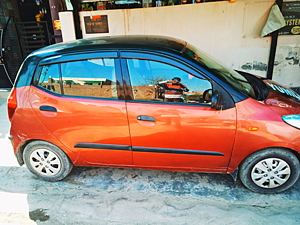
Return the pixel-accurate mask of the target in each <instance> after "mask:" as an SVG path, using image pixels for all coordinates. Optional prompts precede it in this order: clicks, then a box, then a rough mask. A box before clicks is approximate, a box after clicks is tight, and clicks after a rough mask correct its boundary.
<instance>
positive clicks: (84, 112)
mask: <svg viewBox="0 0 300 225" xmlns="http://www.w3.org/2000/svg"><path fill="white" fill-rule="evenodd" d="M57 58H58V60H56V59H57ZM34 82H35V85H33V86H31V91H30V96H29V98H30V102H31V103H32V108H33V110H34V111H35V113H36V115H37V117H38V118H39V120H40V121H41V122H42V123H43V124H44V126H46V127H47V128H48V130H49V131H50V132H51V133H52V134H53V135H54V136H55V137H56V138H57V139H58V140H60V141H61V142H62V143H63V144H64V145H65V146H66V147H67V148H69V149H70V150H71V151H73V152H74V153H76V154H78V155H79V157H80V158H81V159H83V160H85V161H86V162H87V163H88V164H113V165H131V164H132V153H131V143H130V136H129V130H128V122H127V113H126V106H125V101H124V93H123V90H122V89H121V88H120V87H122V79H121V75H120V66H119V59H118V58H117V53H116V52H106V53H103V54H102V53H94V54H91V53H89V54H83V55H80V54H79V55H67V56H63V57H56V58H55V57H54V58H53V59H51V58H50V59H45V60H43V61H42V62H41V63H40V66H39V68H38V72H37V75H36V77H35V81H34Z"/></svg>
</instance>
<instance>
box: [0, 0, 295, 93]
mask: <svg viewBox="0 0 300 225" xmlns="http://www.w3.org/2000/svg"><path fill="white" fill-rule="evenodd" d="M52 1H54V0H43V1H36V0H13V1H9V0H0V3H1V6H2V7H1V9H3V10H2V11H3V12H2V11H1V9H0V13H1V14H0V21H1V24H0V28H1V26H2V28H3V27H4V26H5V24H6V22H7V21H8V19H9V17H10V15H11V14H13V15H14V22H17V23H18V22H20V23H24V22H30V21H33V22H34V21H37V20H38V19H40V20H41V22H46V23H47V29H48V31H47V32H48V33H49V36H50V37H51V38H48V39H49V40H48V42H45V45H47V44H53V43H54V42H57V40H56V39H55V38H56V37H57V35H55V32H54V31H53V26H52V24H53V22H54V20H57V18H56V19H52V18H53V16H52V17H51V13H50V11H51V9H53V6H52ZM55 1H56V2H58V3H57V4H58V6H57V7H58V8H59V10H58V11H60V13H59V18H60V24H61V28H60V29H61V30H62V34H63V35H62V37H63V39H64V40H71V39H76V38H80V37H81V36H82V37H83V38H88V37H97V36H107V35H118V34H125V35H127V34H146V35H147V34H148V35H149V34H155V35H164V36H172V37H176V38H181V39H184V40H186V41H188V42H190V43H191V44H193V45H195V46H197V47H199V48H200V49H202V50H204V51H206V52H208V53H209V54H210V55H212V56H213V57H215V58H216V59H218V60H219V61H221V62H223V63H225V64H226V65H228V66H230V67H232V68H234V69H236V70H241V71H245V72H249V73H253V74H255V75H259V76H262V77H267V72H268V67H270V64H269V59H270V49H271V46H272V42H273V40H272V37H271V36H265V37H261V36H260V35H261V32H262V29H263V27H264V26H265V24H266V21H267V19H268V15H269V13H270V10H271V8H272V6H273V5H274V4H275V3H276V0H236V1H212V0H211V1H201V2H200V3H196V1H193V0H190V1H189V2H187V3H190V4H184V3H183V1H179V0H178V1H172V3H171V2H170V1H168V4H167V3H166V2H164V1H159V0H158V1H147V0H146V1H130V4H129V3H128V4H127V7H125V6H126V4H121V3H122V2H127V1H114V2H109V1H108V2H105V3H103V2H102V1H95V0H90V1H88V0H61V1H58V0H55ZM37 2H39V5H38V4H37ZM230 2H233V3H230ZM277 2H278V1H277ZM279 2H280V1H279ZM117 3H118V4H117ZM193 3H194V4H193ZM283 3H284V4H285V5H286V3H290V4H295V7H294V10H296V11H295V12H294V14H295V15H296V18H294V20H293V21H292V22H289V23H294V25H295V26H294V27H296V28H295V29H294V30H295V31H296V32H295V34H291V33H290V34H287V35H279V36H278V41H277V43H276V46H275V47H276V54H275V60H274V66H273V65H272V68H273V73H272V75H273V76H272V79H273V80H275V81H276V82H279V83H281V84H283V85H285V86H288V87H293V88H297V87H300V63H299V57H300V32H299V33H297V26H298V25H297V23H298V22H297V21H298V20H297V15H299V13H300V7H299V8H297V4H300V1H295V0H294V1H287V0H286V1H285V0H283ZM25 5H27V6H25ZM29 5H30V6H31V12H29V11H30V10H29V9H28V8H30V6H29ZM297 10H298V11H297ZM39 14H43V16H42V17H40V18H39V17H37V15H39ZM52 14H53V13H52ZM292 19H293V18H292ZM299 19H300V18H299ZM299 21H300V20H299ZM10 26H11V27H12V28H11V31H10V32H11V33H10V36H9V35H8V33H7V35H6V37H5V40H4V47H5V46H14V48H15V53H13V52H12V51H11V50H9V49H8V50H5V52H4V53H5V54H4V58H5V62H6V63H5V64H6V65H7V68H9V75H10V77H11V78H12V80H13V79H14V78H15V74H16V70H17V69H16V68H18V66H19V65H20V63H21V61H22V60H20V59H22V58H24V57H25V56H26V54H28V53H29V52H30V51H31V50H33V49H31V48H29V49H28V48H27V50H26V49H24V46H23V45H24V43H25V42H24V41H23V42H22V41H21V42H19V44H18V43H16V41H17V42H18V38H17V39H14V38H13V37H14V35H18V32H17V31H18V26H15V28H13V22H11V23H10ZM299 28H300V24H299ZM43 29H46V28H43ZM7 30H8V29H7ZM64 31H66V32H65V33H64ZM19 33H20V32H19ZM19 35H20V34H19ZM34 35H36V34H35V33H34ZM45 36H46V35H45ZM8 37H12V39H11V41H10V42H9V38H8ZM17 37H18V36H17ZM45 39H47V37H46V38H45ZM37 40H38V37H36V36H35V37H32V40H31V41H33V42H34V41H37ZM13 41H14V42H13ZM25 44H26V43H25ZM27 45H28V46H30V44H28V43H27ZM31 45H34V44H32V43H31ZM18 46H19V47H18ZM28 46H27V47H28ZM17 48H19V49H20V50H19V52H18V51H17Z"/></svg>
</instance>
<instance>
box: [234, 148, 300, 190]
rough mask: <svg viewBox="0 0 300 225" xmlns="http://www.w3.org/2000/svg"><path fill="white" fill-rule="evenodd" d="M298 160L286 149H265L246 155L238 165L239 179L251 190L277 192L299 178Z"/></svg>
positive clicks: (299, 167)
mask: <svg viewBox="0 0 300 225" xmlns="http://www.w3.org/2000/svg"><path fill="white" fill-rule="evenodd" d="M299 170H300V165H299V160H298V158H297V157H296V156H295V155H294V154H293V153H292V152H290V151H288V150H286V149H279V148H273V149H265V150H261V151H258V152H255V153H253V154H252V155H250V156H249V157H247V158H246V159H245V160H244V162H243V163H242V164H241V166H240V174H239V175H240V179H241V181H242V183H243V184H244V185H245V186H246V187H247V188H249V189H250V190H251V191H254V192H259V193H265V194H270V193H279V192H282V191H285V190H287V189H289V188H290V187H291V186H293V185H294V183H295V182H296V181H297V180H298V178H299Z"/></svg>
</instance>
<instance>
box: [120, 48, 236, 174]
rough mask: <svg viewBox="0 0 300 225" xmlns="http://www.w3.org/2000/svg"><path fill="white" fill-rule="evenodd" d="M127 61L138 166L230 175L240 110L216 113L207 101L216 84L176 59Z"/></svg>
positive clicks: (125, 57) (142, 56)
mask: <svg viewBox="0 0 300 225" xmlns="http://www.w3.org/2000/svg"><path fill="white" fill-rule="evenodd" d="M121 56H122V65H123V67H125V66H126V69H124V70H123V74H125V78H126V77H127V80H128V81H127V82H128V83H130V85H131V90H132V92H131V93H132V94H130V92H128V97H127V98H128V100H127V101H126V107H127V113H128V120H129V129H130V134H131V143H132V150H133V159H134V165H136V166H140V167H149V168H153V167H158V168H161V169H163V168H166V169H171V168H173V169H179V170H180V169H184V170H190V171H193V170H194V171H197V170H198V171H210V172H213V171H214V172H225V171H226V169H227V166H228V162H229V159H230V156H231V152H232V148H233V144H234V139H235V131H236V109H235V107H231V108H228V109H226V110H216V109H213V108H212V107H211V102H210V101H209V99H208V100H205V99H204V98H203V94H204V93H208V95H209V94H210V93H212V89H216V88H217V87H216V86H215V87H213V85H212V83H211V81H210V79H209V78H208V77H206V76H203V75H201V74H200V73H199V72H197V71H196V70H194V69H192V68H191V67H189V66H187V65H186V64H184V63H181V62H180V61H179V60H178V61H177V60H176V59H175V58H167V57H165V56H160V55H155V54H150V53H134V52H123V53H122V54H121ZM131 90H128V91H131ZM130 95H131V96H130Z"/></svg>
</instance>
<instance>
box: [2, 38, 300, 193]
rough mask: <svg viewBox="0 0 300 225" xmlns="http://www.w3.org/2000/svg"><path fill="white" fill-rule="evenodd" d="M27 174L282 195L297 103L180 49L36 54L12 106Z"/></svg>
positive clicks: (123, 43) (94, 48)
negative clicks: (144, 177)
mask: <svg viewBox="0 0 300 225" xmlns="http://www.w3.org/2000/svg"><path fill="white" fill-rule="evenodd" d="M8 114H9V119H10V121H11V129H10V139H11V142H12V145H13V149H14V153H15V155H16V157H17V159H18V162H19V164H20V165H23V164H24V163H25V164H26V166H27V167H28V169H29V170H30V171H31V172H32V173H34V174H36V175H37V176H39V177H41V178H43V179H45V180H48V181H58V180H62V179H64V178H65V177H66V176H67V175H68V174H69V173H70V171H71V169H72V167H73V165H75V166H103V167H130V168H143V169H155V170H169V171H186V172H209V173H224V174H231V175H232V176H233V178H234V179H237V178H238V177H239V178H240V180H241V181H242V183H243V184H244V185H245V186H246V187H247V188H249V189H250V190H252V191H255V192H260V193H278V192H281V191H285V190H287V189H288V188H290V187H291V186H292V185H293V184H294V183H295V182H296V181H297V180H298V178H299V168H300V166H299V153H300V131H299V129H300V95H298V94H297V93H295V92H293V91H292V90H290V89H288V88H285V87H282V86H281V85H279V84H276V83H274V82H273V81H270V80H267V79H264V78H259V77H256V76H252V75H250V74H246V73H242V72H240V73H239V72H236V71H233V70H231V69H228V68H226V67H225V66H223V65H221V64H220V63H218V62H216V61H215V60H213V59H212V58H210V57H209V56H208V55H207V54H205V53H203V52H201V51H200V50H198V49H197V48H195V47H194V46H192V45H190V44H188V43H186V42H185V41H182V40H177V39H174V38H167V37H161V36H113V37H102V38H92V39H83V40H77V41H74V42H68V43H60V44H55V45H52V46H48V47H46V48H43V49H40V50H38V51H36V52H34V53H32V54H30V55H29V56H28V57H27V58H26V59H25V60H24V62H23V64H22V66H21V68H20V70H19V73H18V76H17V79H16V82H15V85H14V87H13V89H12V91H11V94H10V96H9V99H8Z"/></svg>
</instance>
